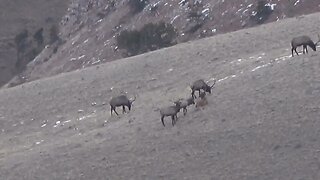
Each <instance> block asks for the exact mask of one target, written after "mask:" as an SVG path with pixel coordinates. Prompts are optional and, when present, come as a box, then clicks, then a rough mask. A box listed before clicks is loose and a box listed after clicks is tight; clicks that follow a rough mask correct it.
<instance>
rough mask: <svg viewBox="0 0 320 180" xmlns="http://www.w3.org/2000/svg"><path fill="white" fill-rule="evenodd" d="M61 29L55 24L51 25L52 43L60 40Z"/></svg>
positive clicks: (50, 40)
mask: <svg viewBox="0 0 320 180" xmlns="http://www.w3.org/2000/svg"><path fill="white" fill-rule="evenodd" d="M58 34H59V30H58V28H57V27H56V26H55V25H53V26H51V28H50V32H49V36H50V37H49V38H50V39H49V43H50V44H52V43H54V42H56V41H57V40H59V35H58Z"/></svg>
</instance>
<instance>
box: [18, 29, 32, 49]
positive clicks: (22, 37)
mask: <svg viewBox="0 0 320 180" xmlns="http://www.w3.org/2000/svg"><path fill="white" fill-rule="evenodd" d="M28 36H29V32H28V30H26V29H25V30H23V31H22V32H21V33H19V34H18V35H16V37H15V38H14V42H15V44H16V46H17V51H18V52H22V51H24V50H25V48H26V45H27V39H28Z"/></svg>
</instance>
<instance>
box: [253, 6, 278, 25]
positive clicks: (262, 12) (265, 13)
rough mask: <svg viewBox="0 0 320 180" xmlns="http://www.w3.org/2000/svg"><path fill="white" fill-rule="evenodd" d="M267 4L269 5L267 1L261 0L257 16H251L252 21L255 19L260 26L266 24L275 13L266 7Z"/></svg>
mask: <svg viewBox="0 0 320 180" xmlns="http://www.w3.org/2000/svg"><path fill="white" fill-rule="evenodd" d="M266 4H267V3H266V1H265V0H259V1H258V5H257V7H256V14H254V15H252V16H251V19H253V20H254V21H255V22H256V23H258V24H262V23H264V22H265V21H266V20H267V19H268V18H269V16H270V15H271V14H272V12H273V10H272V9H271V7H270V6H266Z"/></svg>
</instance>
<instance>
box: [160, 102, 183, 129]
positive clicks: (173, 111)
mask: <svg viewBox="0 0 320 180" xmlns="http://www.w3.org/2000/svg"><path fill="white" fill-rule="evenodd" d="M174 103H175V106H168V107H163V108H161V109H160V115H161V122H162V125H163V126H165V125H164V117H166V116H171V119H172V126H174V125H175V123H176V121H177V119H178V116H177V114H178V112H180V109H181V107H180V105H181V103H180V102H179V101H176V102H174Z"/></svg>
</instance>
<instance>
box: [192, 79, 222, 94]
mask: <svg viewBox="0 0 320 180" xmlns="http://www.w3.org/2000/svg"><path fill="white" fill-rule="evenodd" d="M215 84H216V80H214V82H213V84H212V85H211V86H209V85H208V84H207V83H206V82H204V80H203V79H199V80H197V81H195V82H193V83H192V85H191V86H190V87H191V90H192V92H191V96H192V97H193V98H196V96H195V94H194V92H195V91H199V95H200V90H201V89H202V90H204V91H205V92H208V93H209V94H211V89H212V87H213V86H214V85H215Z"/></svg>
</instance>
